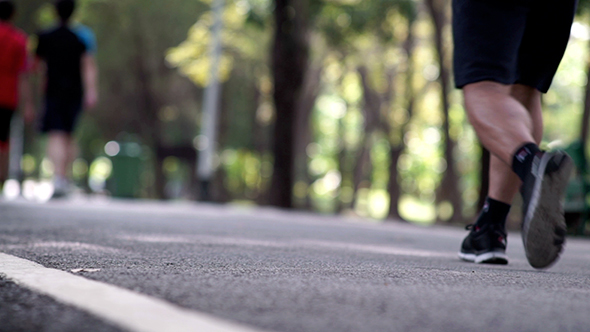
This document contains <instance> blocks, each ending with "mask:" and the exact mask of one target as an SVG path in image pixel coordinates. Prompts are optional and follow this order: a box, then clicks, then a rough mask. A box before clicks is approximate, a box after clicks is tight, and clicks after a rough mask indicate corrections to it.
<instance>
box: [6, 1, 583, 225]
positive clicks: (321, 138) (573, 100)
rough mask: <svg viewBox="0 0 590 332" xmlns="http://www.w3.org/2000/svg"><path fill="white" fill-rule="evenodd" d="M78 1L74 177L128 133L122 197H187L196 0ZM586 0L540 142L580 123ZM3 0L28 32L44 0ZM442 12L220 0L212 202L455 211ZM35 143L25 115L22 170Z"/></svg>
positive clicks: (204, 15)
mask: <svg viewBox="0 0 590 332" xmlns="http://www.w3.org/2000/svg"><path fill="white" fill-rule="evenodd" d="M78 2H79V10H78V12H77V14H76V20H77V21H79V22H81V23H83V24H86V25H88V26H90V27H91V28H92V29H94V31H95V33H96V35H97V40H98V53H97V60H98V65H99V68H100V104H99V106H98V107H97V109H95V110H93V111H92V112H87V113H85V115H84V117H83V119H82V120H81V124H80V127H79V130H78V131H77V136H78V137H79V139H80V142H81V154H80V157H79V159H78V160H77V161H76V162H75V164H74V169H73V174H74V176H75V178H76V180H77V181H78V184H79V186H80V187H83V188H85V190H87V191H91V192H92V191H94V192H102V193H104V192H108V190H109V185H108V184H109V181H111V180H112V179H108V178H109V176H110V175H111V173H112V166H113V164H112V162H111V160H110V158H108V154H109V151H108V149H106V150H105V145H107V143H108V142H111V141H118V142H133V143H134V144H136V145H137V146H139V147H141V151H142V152H141V163H140V166H141V167H137V168H136V172H138V181H137V185H136V186H137V189H138V190H137V197H139V198H157V199H170V200H192V199H196V198H198V197H197V196H196V193H197V192H198V191H197V188H196V187H195V186H196V183H197V181H196V179H195V175H194V174H195V164H196V160H197V158H198V154H199V150H200V149H202V144H203V142H202V136H200V134H199V133H200V122H201V117H202V110H201V108H202V96H203V91H204V88H205V87H206V86H207V85H208V83H209V82H210V80H211V77H209V76H210V66H211V63H212V59H211V58H210V54H209V44H210V42H211V39H212V35H211V27H212V25H213V15H212V13H211V5H212V3H211V2H212V1H211V0H168V1H145V0H78ZM587 2H588V1H582V2H581V6H580V11H579V15H578V17H577V19H576V23H575V24H574V26H573V28H572V37H571V40H570V45H569V47H568V50H567V53H566V55H565V58H564V61H563V63H562V65H561V67H560V70H559V72H558V73H557V75H556V77H555V80H554V83H553V87H552V89H551V90H550V91H549V93H548V94H547V95H546V96H545V98H544V105H545V110H544V112H545V116H546V131H545V136H544V140H543V146H553V145H560V146H567V145H568V144H570V143H571V142H574V141H577V140H580V139H581V137H584V138H587V131H588V129H587V123H588V114H589V111H588V109H589V107H590V106H589V105H590V97H589V96H590V93H589V92H588V91H590V89H589V88H588V86H589V85H588V77H589V76H588V75H590V70H589V69H588V68H590V65H589V64H590V55H589V52H588V49H589V45H590V43H589V41H590V34H589V27H588V23H590V18H589V15H590V10H588V8H589V6H588V4H587ZM18 8H19V16H18V19H17V22H16V23H17V25H19V26H20V27H21V28H22V29H24V30H25V31H26V32H28V33H31V35H34V32H35V31H36V30H38V29H41V28H44V27H47V26H50V25H51V24H52V22H53V20H54V19H53V16H52V8H51V5H50V1H45V0H23V1H18ZM450 21H451V17H450V1H448V0H375V1H361V0H274V1H273V0H226V1H225V7H224V13H223V32H222V38H221V39H222V45H223V52H222V57H221V61H220V67H219V78H220V80H221V82H222V95H221V103H220V117H219V125H218V140H217V142H216V151H217V154H216V158H215V166H216V171H215V178H214V180H213V182H212V192H213V199H214V201H216V202H223V203H227V202H234V203H240V204H262V205H273V206H278V207H283V208H296V209H304V210H310V211H316V212H321V213H343V214H354V215H360V216H364V217H371V218H375V219H386V220H407V221H412V222H420V223H432V222H439V223H464V222H467V221H470V220H471V219H472V218H473V217H474V215H475V214H476V212H477V206H478V200H480V189H481V188H482V181H481V178H482V174H485V167H483V168H482V167H481V165H482V160H484V161H485V154H483V153H482V149H481V147H480V145H479V143H478V140H477V138H476V137H475V135H474V133H473V131H472V129H471V128H470V126H469V125H468V123H467V119H466V116H465V113H464V109H463V106H462V97H461V94H460V91H457V90H456V89H454V87H453V81H452V68H451V63H452V36H451V28H450ZM32 40H33V41H32V43H33V42H34V38H32ZM581 59H582V60H581ZM583 59H586V60H583ZM583 133H584V134H583ZM43 143H44V142H43V137H41V136H38V135H36V134H35V131H34V128H33V127H30V128H27V134H26V148H25V155H24V157H23V162H22V165H23V171H24V174H25V178H31V179H39V178H41V179H43V178H49V177H50V176H51V167H50V165H48V162H47V161H46V160H44V159H43V153H42V151H43ZM484 164H485V163H484ZM483 188H484V189H485V183H484V184H483Z"/></svg>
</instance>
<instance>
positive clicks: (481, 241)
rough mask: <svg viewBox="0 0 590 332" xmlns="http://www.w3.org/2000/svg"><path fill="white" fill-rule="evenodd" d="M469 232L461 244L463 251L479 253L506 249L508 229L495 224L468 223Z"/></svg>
mask: <svg viewBox="0 0 590 332" xmlns="http://www.w3.org/2000/svg"><path fill="white" fill-rule="evenodd" d="M467 229H469V230H470V232H469V234H468V235H467V237H466V238H465V240H463V244H462V245H461V252H462V253H470V254H475V255H479V254H482V253H486V252H505V251H506V244H507V240H506V231H505V230H504V228H503V227H501V226H498V225H495V224H484V225H482V226H478V225H468V226H467Z"/></svg>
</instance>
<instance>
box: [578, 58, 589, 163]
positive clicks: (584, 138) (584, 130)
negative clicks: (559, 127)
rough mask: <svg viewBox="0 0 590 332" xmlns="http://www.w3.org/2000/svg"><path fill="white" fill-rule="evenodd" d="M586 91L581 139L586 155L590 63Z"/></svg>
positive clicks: (587, 70)
mask: <svg viewBox="0 0 590 332" xmlns="http://www.w3.org/2000/svg"><path fill="white" fill-rule="evenodd" d="M586 79H587V82H588V83H587V84H586V89H585V91H584V113H583V116H582V128H581V131H580V139H581V141H582V148H583V150H582V151H584V153H585V152H586V146H587V142H586V141H587V140H588V130H589V126H590V124H589V123H588V121H590V63H589V64H588V68H587V69H586Z"/></svg>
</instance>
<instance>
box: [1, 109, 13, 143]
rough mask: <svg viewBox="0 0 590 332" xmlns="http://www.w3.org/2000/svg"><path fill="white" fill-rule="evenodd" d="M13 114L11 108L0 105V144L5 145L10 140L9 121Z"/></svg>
mask: <svg viewBox="0 0 590 332" xmlns="http://www.w3.org/2000/svg"><path fill="white" fill-rule="evenodd" d="M13 114H14V110H13V109H10V108H4V107H0V145H5V144H6V143H8V141H9V140H10V121H11V120H12V115H13ZM2 143H4V144H2Z"/></svg>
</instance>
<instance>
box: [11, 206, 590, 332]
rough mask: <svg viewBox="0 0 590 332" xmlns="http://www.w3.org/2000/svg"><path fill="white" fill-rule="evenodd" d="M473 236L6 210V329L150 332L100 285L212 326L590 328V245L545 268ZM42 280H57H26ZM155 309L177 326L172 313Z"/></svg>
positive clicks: (96, 209) (166, 209)
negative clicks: (477, 245)
mask: <svg viewBox="0 0 590 332" xmlns="http://www.w3.org/2000/svg"><path fill="white" fill-rule="evenodd" d="M464 235H465V231H463V230H461V229H457V228H445V227H418V226H414V225H409V224H402V223H386V224H382V223H376V222H370V221H362V220H353V219H344V218H337V217H320V216H316V215H309V214H303V213H285V212H280V211H275V210H270V209H248V208H235V207H216V206H209V205H191V204H181V205H179V204H176V205H175V204H161V203H153V202H139V203H131V202H101V203H97V202H51V203H48V204H43V205H38V204H32V203H23V202H20V203H18V202H17V203H15V202H0V253H4V254H0V331H11V332H12V331H128V330H131V331H135V330H137V331H140V330H141V328H139V327H138V328H134V327H133V326H135V325H132V324H131V325H125V324H126V323H125V322H123V321H122V320H119V318H116V317H115V316H116V315H114V316H108V312H109V310H110V311H111V312H115V311H116V312H118V313H119V314H120V315H119V316H123V318H122V319H123V320H124V318H125V317H128V320H132V316H133V315H132V314H133V311H134V308H139V307H137V306H139V305H138V304H132V303H135V302H126V301H131V300H127V298H126V297H125V296H124V293H121V294H122V295H121V296H120V297H118V296H115V297H112V296H111V297H105V296H101V294H102V293H103V292H107V290H104V291H103V290H100V291H96V292H95V293H92V292H91V291H90V290H89V289H92V287H95V286H96V287H107V288H108V291H111V290H112V291H115V292H116V291H121V292H123V290H130V291H132V292H128V293H131V295H134V294H141V295H142V296H141V299H140V300H141V301H143V300H146V301H148V302H149V301H152V302H153V303H156V304H158V305H160V304H161V305H165V306H169V307H170V310H172V311H174V310H176V311H178V312H182V313H184V314H186V317H188V318H187V319H188V320H187V322H192V321H191V319H197V320H198V319H201V318H202V317H205V318H207V317H209V318H212V320H211V321H210V322H209V323H211V324H213V325H215V324H219V325H217V326H218V328H219V329H218V330H219V331H230V330H232V328H233V327H235V331H241V330H240V329H241V328H243V330H244V331H246V330H248V331H285V332H301V331H318V332H319V331H590V241H588V240H585V239H571V238H570V239H568V242H567V248H566V251H565V253H564V254H563V257H562V258H561V260H560V261H559V262H558V263H557V264H556V265H555V266H553V267H552V268H551V269H549V270H544V271H538V270H534V269H532V268H531V267H529V266H528V264H527V262H526V259H525V257H524V252H523V248H522V244H521V243H520V237H519V234H517V233H514V234H510V235H509V238H508V241H509V249H508V255H509V256H510V259H511V260H510V264H509V265H508V266H485V265H473V264H469V263H465V262H461V261H459V260H458V259H457V258H456V254H457V250H458V248H459V244H460V242H461V240H462V238H463V236H464ZM2 255H3V256H2ZM16 257H18V258H20V259H24V260H22V262H24V263H23V264H22V265H20V263H18V262H20V261H21V260H19V261H13V259H17V260H18V258H16ZM25 260H26V261H25ZM10 262H12V263H10ZM14 262H16V263H14ZM31 262H34V263H38V264H39V265H37V264H33V263H31ZM13 263H14V264H13ZM11 264H12V265H11ZM27 264H29V265H27ZM31 264H32V265H31ZM26 268H29V269H31V270H26ZM19 269H22V270H19ZM50 269H56V270H59V271H55V270H50ZM7 271H8V272H7ZM28 271H35V272H28ZM46 271H49V272H51V271H55V273H57V274H55V276H54V277H50V276H49V275H50V274H51V273H53V272H51V273H49V272H47V273H49V274H44V273H46ZM60 271H64V272H60ZM19 273H20V274H19ZM34 273H39V275H40V276H45V275H47V277H38V278H36V279H35V278H32V277H31V278H29V279H34V280H33V281H26V280H25V279H26V277H27V276H31V275H32V274H34ZM60 273H62V274H60ZM64 273H65V274H64ZM15 276H16V277H15ZM70 276H73V278H74V279H72V280H73V281H65V280H70V279H69V277H70ZM51 278H54V279H51ZM52 280H55V282H54V281H52ZM59 280H62V281H64V284H65V286H63V285H62V286H61V288H60V287H57V288H56V289H57V290H55V291H54V293H51V292H52V291H50V290H49V288H51V286H52V285H54V284H55V283H56V282H58V281H59ZM78 281H80V282H81V283H80V285H82V286H79V287H78V286H75V285H78ZM92 281H99V282H100V283H92ZM29 282H30V283H29ZM85 282H87V283H89V285H87V284H86V283H85ZM35 283H36V284H35ZM33 284H35V285H37V286H36V287H37V288H35V287H33V286H31V285H33ZM113 286H114V287H113ZM74 287H78V288H75V289H74ZM109 287H110V288H109ZM54 288H55V287H54ZM107 288H105V289H107ZM100 289H103V288H100ZM55 292H57V293H55ZM62 293H63V294H62ZM47 294H49V295H47ZM92 294H94V295H92ZM117 294H118V293H117ZM62 295H63V296H62ZM67 296H70V298H72V297H73V298H75V297H76V296H77V297H78V298H79V299H78V300H79V302H78V303H80V304H72V303H77V302H75V301H74V302H72V301H70V300H67ZM105 298H106V299H105ZM80 301H81V302H80ZM105 301H106V302H105ZM108 301H111V305H109V302H108ZM152 302H150V303H152ZM142 303H143V302H142ZM142 305H143V304H142ZM117 306H123V308H128V309H125V310H128V311H129V312H128V313H127V312H126V313H125V314H121V309H115V308H118V307H117ZM141 308H143V307H141ZM154 308H160V307H157V306H156V307H154ZM142 310H143V309H142ZM145 310H146V312H151V313H150V314H149V316H150V318H151V319H153V321H154V322H159V323H161V324H168V323H166V320H165V319H166V317H162V316H168V317H172V316H170V315H169V314H165V315H164V314H159V312H160V309H154V310H155V311H148V309H145ZM166 310H168V309H166ZM135 311H138V309H136V310H135ZM116 312H115V314H116ZM161 312H165V310H164V309H162V310H161ZM105 317H115V318H112V319H111V318H105ZM175 321H177V322H180V321H182V318H178V319H175ZM226 323H227V324H229V325H223V324H226ZM179 324H180V323H179ZM187 324H188V325H187V326H188V328H187V329H185V330H189V331H190V330H194V331H213V330H214V329H215V328H213V327H211V325H202V326H201V325H193V324H192V323H190V324H189V323H187ZM130 326H131V327H130ZM154 326H155V325H154ZM165 326H172V325H165ZM205 326H209V327H205ZM159 330H170V331H175V330H180V328H176V327H175V328H172V327H170V328H168V329H161V328H160V329H159Z"/></svg>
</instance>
